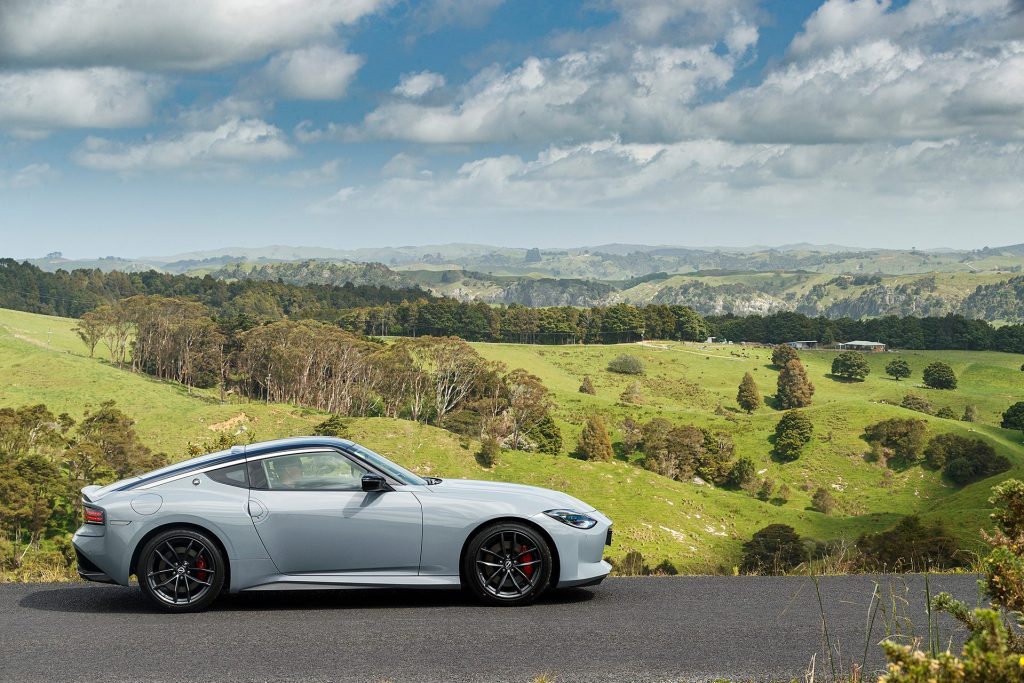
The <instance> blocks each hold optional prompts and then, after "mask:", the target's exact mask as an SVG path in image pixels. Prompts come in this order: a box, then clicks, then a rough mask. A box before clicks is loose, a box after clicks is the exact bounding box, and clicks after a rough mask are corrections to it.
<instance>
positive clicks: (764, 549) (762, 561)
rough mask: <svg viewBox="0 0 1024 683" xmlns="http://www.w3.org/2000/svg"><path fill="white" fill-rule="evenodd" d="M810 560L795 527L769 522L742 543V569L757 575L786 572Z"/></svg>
mask: <svg viewBox="0 0 1024 683" xmlns="http://www.w3.org/2000/svg"><path fill="white" fill-rule="evenodd" d="M805 559H807V549H806V548H805V547H804V543H803V540H802V539H801V538H800V535H799V534H797V533H796V531H795V530H794V529H793V527H791V526H789V525H787V524H769V525H768V526H766V527H764V528H763V529H761V530H759V531H757V532H755V533H754V536H753V537H752V538H751V539H750V540H749V541H747V542H746V543H744V544H743V561H742V562H741V564H740V569H741V570H742V571H744V572H748V573H749V572H756V573H758V574H783V573H785V572H787V571H789V570H791V569H793V568H794V567H796V566H797V565H798V564H800V563H801V562H803V561H804V560H805Z"/></svg>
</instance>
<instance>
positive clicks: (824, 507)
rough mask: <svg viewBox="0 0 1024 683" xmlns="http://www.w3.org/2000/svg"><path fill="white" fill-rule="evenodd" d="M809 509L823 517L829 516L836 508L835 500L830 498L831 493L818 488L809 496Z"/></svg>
mask: <svg viewBox="0 0 1024 683" xmlns="http://www.w3.org/2000/svg"><path fill="white" fill-rule="evenodd" d="M811 507H812V508H814V509H815V510H817V511H818V512H820V513H822V514H824V515H830V514H832V511H833V510H835V508H836V499H835V498H834V497H833V496H832V492H831V491H829V490H828V489H826V488H824V487H819V488H818V490H817V491H815V492H814V495H813V496H811Z"/></svg>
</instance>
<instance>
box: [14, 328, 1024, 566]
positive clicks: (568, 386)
mask: <svg viewBox="0 0 1024 683" xmlns="http://www.w3.org/2000/svg"><path fill="white" fill-rule="evenodd" d="M74 324H75V321H73V320H68V319H62V318H53V317H46V316H39V315H32V314H26V313H20V312H14V311H7V310H0V378H2V381H0V406H17V405H23V404H28V403H40V402H42V403H46V404H47V405H48V406H49V407H50V408H51V409H52V410H54V411H55V412H68V413H69V414H71V415H72V416H73V417H76V418H79V417H81V415H82V413H83V412H84V411H85V410H86V409H87V407H88V406H90V405H96V404H98V403H99V402H101V401H103V400H106V399H114V400H115V401H117V403H118V405H119V406H120V407H121V408H122V409H124V410H125V411H126V412H127V413H128V414H130V415H131V416H133V417H134V418H135V419H136V421H137V429H138V431H139V434H140V436H141V438H142V439H143V440H144V441H145V442H146V443H147V444H148V445H149V446H151V447H152V448H154V449H156V450H161V451H164V452H166V453H168V454H169V455H170V457H171V458H172V459H181V458H183V457H184V453H185V448H186V446H187V444H188V443H189V442H200V441H205V440H207V439H209V438H210V437H211V436H213V435H214V434H215V433H216V431H217V430H232V431H237V430H239V429H240V428H242V427H243V426H244V427H245V428H246V429H247V430H249V431H251V432H252V433H254V434H255V436H256V438H258V439H261V440H262V439H270V438H277V437H281V436H290V435H298V434H304V433H308V432H309V431H310V430H311V429H312V427H313V426H314V425H315V424H316V423H318V422H319V421H321V420H323V419H324V415H322V414H320V413H317V412H315V411H309V410H305V409H302V408H298V407H295V406H290V405H280V404H270V405H265V404H261V403H243V402H229V403H227V404H221V403H220V401H219V397H218V396H217V395H216V394H215V392H209V391H196V392H193V393H191V394H190V393H189V392H188V391H187V390H186V389H185V388H184V387H180V386H177V385H174V384H168V383H163V382H157V381H154V380H150V379H148V378H146V377H144V376H140V375H136V374H133V373H131V372H128V371H125V370H119V369H117V368H116V367H114V366H112V365H111V364H110V363H109V362H108V361H107V360H105V359H103V358H102V357H98V358H95V359H91V358H88V357H87V352H86V349H85V347H84V345H83V344H82V343H81V342H80V341H79V340H78V339H77V337H76V336H75V335H74V332H73V331H72V328H73V327H74ZM475 346H476V348H477V350H478V351H479V352H480V353H481V354H483V355H484V356H486V357H488V358H491V359H495V360H500V361H502V362H504V363H506V364H507V365H508V366H509V367H524V368H526V369H528V370H530V371H531V372H534V373H535V374H537V375H539V376H540V377H541V378H542V379H543V381H544V383H545V384H546V385H547V386H548V387H549V388H550V389H551V390H552V392H553V393H554V396H555V400H556V403H557V408H556V417H557V420H558V422H559V423H560V425H561V427H562V429H563V432H564V435H565V437H566V446H567V449H569V448H571V447H572V446H573V445H574V443H575V439H576V436H577V434H578V432H579V429H580V425H581V423H582V421H583V418H584V417H585V416H586V415H587V414H588V413H589V412H591V411H598V412H601V413H603V414H605V415H606V416H608V417H609V418H610V420H611V422H612V425H613V427H614V428H615V430H616V434H617V433H618V425H619V423H620V422H621V419H622V418H623V417H625V416H627V415H631V416H633V417H634V418H636V419H641V420H646V419H649V418H651V417H653V416H656V415H660V416H663V417H667V418H669V419H671V420H673V421H675V422H679V423H695V424H699V425H709V426H713V427H715V428H716V429H722V430H726V431H729V432H730V433H731V434H732V435H733V438H734V439H735V441H736V446H737V453H738V454H739V455H746V456H748V457H751V458H752V459H753V460H754V461H755V462H756V463H757V464H758V469H760V470H763V471H764V475H767V476H771V477H772V478H774V479H775V480H776V481H777V482H780V483H781V482H786V483H787V484H788V485H789V487H790V489H791V491H792V496H791V499H790V500H789V502H787V503H785V504H784V505H781V506H776V505H772V504H769V503H762V502H760V501H758V500H755V499H753V498H751V497H749V496H747V495H745V494H742V493H737V492H731V491H725V490H720V489H715V488H712V487H709V486H701V485H696V484H690V483H682V482H676V481H671V480H668V479H665V478H664V477H660V476H658V475H655V474H652V473H650V472H647V471H645V470H643V469H641V468H640V467H637V466H636V464H635V463H630V462H628V460H627V459H626V458H625V457H623V458H620V459H616V460H615V461H613V462H611V463H588V462H582V461H579V460H575V459H572V458H569V457H566V455H565V454H563V455H560V456H548V455H539V454H530V453H517V452H511V453H503V454H502V455H501V457H500V458H499V460H498V463H497V464H496V465H495V467H493V468H491V469H487V468H484V467H481V466H480V465H479V464H478V463H477V462H476V459H475V457H474V453H475V452H476V450H477V448H478V444H476V443H473V442H468V441H466V440H462V439H459V438H458V437H456V436H454V435H452V434H450V433H448V432H446V431H443V430H440V429H436V428H433V427H428V426H424V425H420V424H415V423H411V422H408V421H401V420H389V419H384V418H367V419H353V420H351V421H350V430H351V433H352V436H353V438H355V439H357V440H360V441H362V442H364V443H366V444H367V445H368V446H370V447H372V448H374V449H377V450H379V451H380V452H382V453H384V454H386V455H388V456H390V457H393V458H394V459H395V460H396V461H398V462H400V463H402V464H404V465H406V466H408V467H410V468H411V469H413V470H415V471H417V472H420V473H423V474H433V475H437V476H442V477H444V476H447V477H467V478H479V479H494V480H503V481H517V482H525V483H532V484H537V485H541V486H548V487H553V488H557V489H561V490H564V491H566V492H568V493H570V494H572V495H575V496H577V497H580V498H582V499H583V500H586V501H588V502H590V503H592V504H593V505H595V506H597V507H599V508H601V509H602V510H603V511H605V512H606V513H608V514H609V515H610V516H611V517H612V518H613V519H614V520H615V523H616V545H615V547H613V548H612V549H611V550H610V551H609V554H610V555H611V556H613V557H621V556H623V555H624V554H625V553H626V552H627V551H629V550H634V549H635V550H639V551H641V552H642V553H643V554H644V557H645V558H646V559H647V560H648V562H649V563H651V564H656V563H657V562H659V561H660V560H662V559H669V560H671V561H672V562H673V563H675V564H676V565H677V566H678V567H680V568H681V569H683V570H686V571H690V572H700V571H718V570H720V569H723V568H724V569H726V570H728V569H729V568H731V567H732V566H733V565H735V564H736V563H737V562H738V559H739V555H740V545H741V544H742V542H743V541H745V540H747V539H748V538H749V537H750V535H751V534H752V533H753V532H754V531H755V530H757V529H759V528H761V527H762V526H765V525H766V524H769V523H772V522H784V523H787V524H791V525H793V526H794V527H795V528H796V529H797V530H798V531H800V532H801V533H802V534H806V535H808V536H812V537H815V538H819V539H830V538H836V537H839V536H847V537H855V536H856V535H858V534H859V533H861V532H862V531H865V530H876V529H880V528H884V527H887V526H891V525H892V524H893V523H895V522H896V521H897V520H898V519H899V517H900V516H901V515H905V514H909V513H912V512H920V513H922V514H923V515H924V516H925V517H926V518H928V517H935V518H941V519H943V520H944V521H946V522H947V523H948V524H950V526H951V528H953V529H954V531H955V532H956V533H957V534H958V535H959V536H960V537H961V538H962V539H963V540H964V542H967V543H970V542H974V543H976V542H977V531H978V529H979V528H981V527H982V526H984V525H986V522H987V519H986V516H987V512H988V511H987V509H986V506H987V503H986V500H987V497H988V491H989V489H990V487H991V485H992V484H993V483H995V481H996V480H997V479H993V480H987V481H984V482H979V483H977V484H974V485H971V486H968V487H965V488H963V489H955V488H953V487H952V486H950V485H948V484H946V483H944V482H943V481H941V480H940V478H939V477H938V475H937V474H935V473H932V472H928V471H926V470H922V469H920V468H917V467H915V468H910V469H908V470H905V471H903V472H896V473H895V474H894V475H893V476H892V478H891V480H888V479H887V475H886V474H885V470H884V468H882V467H881V466H880V465H878V464H874V463H868V462H866V461H865V460H864V458H863V454H864V452H865V451H866V444H865V443H864V442H863V441H862V440H860V438H859V435H860V434H861V432H862V429H863V427H864V426H865V425H867V424H870V423H872V422H875V421H877V420H879V419H882V418H884V417H889V416H894V415H914V416H920V415H919V414H917V413H909V412H908V411H905V410H903V409H901V408H898V407H895V406H891V405H885V404H883V403H881V402H880V401H882V400H887V401H893V402H898V401H899V399H900V398H901V397H902V396H903V394H904V393H906V392H907V391H908V390H911V389H912V388H913V390H914V391H916V392H918V393H921V394H924V395H926V396H927V397H928V398H929V399H930V400H932V402H933V403H934V404H935V405H936V406H943V405H949V406H951V407H953V408H954V409H955V410H957V412H958V413H959V412H962V410H963V407H964V406H965V405H966V404H967V403H972V404H974V405H976V406H977V407H978V410H979V412H980V415H981V419H982V420H983V423H982V424H965V423H961V422H956V421H951V420H942V419H939V418H928V417H925V416H920V417H925V419H927V420H928V421H929V422H930V425H931V429H932V431H933V432H939V431H959V432H964V433H967V432H974V435H977V436H981V437H983V438H985V439H987V440H989V441H990V442H992V443H993V445H994V446H995V447H996V448H997V450H998V451H999V452H1000V453H1002V454H1004V455H1006V456H1007V457H1008V458H1010V460H1011V462H1012V463H1013V465H1014V469H1013V470H1012V471H1011V472H1010V473H1007V474H1005V475H1001V476H1000V477H999V478H998V479H1002V478H1005V477H1007V476H1020V477H1024V445H1022V444H1021V435H1020V434H1019V433H1014V432H1009V431H1006V430H1002V429H999V428H998V427H995V426H993V425H994V424H997V423H998V415H999V413H1000V412H1001V411H1002V410H1004V409H1005V407H1006V406H1007V405H1009V403H1011V402H1013V401H1015V400H1020V398H1021V396H1022V395H1024V373H1021V372H1020V370H1019V369H1018V368H1019V367H1020V363H1021V360H1022V359H1021V358H1020V357H1015V356H1011V355H1008V354H997V353H969V352H943V353H940V352H913V353H907V354H904V357H906V358H907V360H908V361H909V362H910V364H911V366H912V368H913V369H914V376H915V377H916V378H919V377H920V371H921V368H922V367H923V366H924V365H925V364H927V363H928V362H930V361H931V360H933V359H936V358H942V359H944V360H946V361H948V362H950V363H951V364H952V365H953V366H954V368H955V369H956V371H957V374H958V375H959V376H960V379H961V388H960V389H959V390H958V391H956V392H938V391H932V390H926V389H921V388H915V387H913V384H914V380H913V379H911V380H907V381H903V382H899V383H897V382H894V381H892V380H889V379H887V378H885V377H884V376H883V374H884V373H883V372H882V367H883V366H884V364H885V362H886V361H887V360H889V359H890V358H891V357H892V356H891V355H888V354H880V355H878V356H872V357H871V358H870V362H871V365H872V374H871V375H870V376H869V377H868V379H867V381H866V382H863V383H846V382H839V381H835V380H833V379H830V378H828V377H827V376H826V375H827V372H828V369H829V364H830V363H831V354H830V353H827V352H818V353H811V352H808V353H804V354H803V357H804V360H805V363H806V364H807V367H808V371H809V374H810V375H811V377H812V379H813V381H814V382H815V385H816V386H817V393H816V394H815V405H814V406H813V407H812V408H810V409H809V412H810V414H811V415H812V416H813V418H814V421H815V425H816V434H815V437H814V440H813V442H812V444H811V445H810V446H809V447H808V449H807V452H806V453H805V455H804V456H803V457H801V459H800V460H798V461H797V462H794V463H788V464H779V463H776V462H773V461H772V459H771V457H770V455H769V449H770V446H769V443H768V436H769V434H770V433H771V432H772V430H773V428H774V425H775V422H776V421H777V419H778V415H779V413H778V412H777V411H774V410H771V409H770V408H762V409H761V410H759V411H758V412H756V413H755V414H754V415H752V416H747V415H745V414H742V413H739V412H738V411H737V410H735V407H734V406H735V393H736V386H737V384H738V383H739V380H740V378H741V377H742V375H743V373H744V372H745V371H748V370H749V371H751V372H752V373H753V374H754V376H755V377H756V378H757V381H758V384H759V385H760V387H761V391H762V393H765V394H769V393H772V392H773V391H774V382H775V371H774V370H773V369H772V368H770V367H769V366H768V363H769V359H768V355H769V354H768V352H767V351H766V350H760V349H745V348H741V347H735V346H708V347H704V346H703V345H692V344H672V343H657V344H651V345H647V346H641V345H628V346H617V347H538V346H521V345H508V344H477V345H475ZM620 353H629V354H633V355H637V356H639V357H640V358H641V359H642V360H643V361H644V363H645V364H646V366H647V373H646V375H644V376H643V377H642V378H641V379H640V382H641V385H642V387H643V392H644V394H645V399H646V400H645V404H644V405H642V406H625V405H621V404H619V402H618V396H619V394H620V392H621V391H622V390H623V389H624V388H625V386H626V385H627V384H629V383H630V382H631V381H633V379H632V378H628V377H623V376H619V375H614V374H612V373H609V372H607V371H606V370H605V369H604V368H605V367H606V365H607V363H608V361H609V360H610V359H611V358H613V357H614V356H616V355H618V354H620ZM97 356H101V354H100V353H99V349H98V353H97ZM586 374H589V375H590V376H591V377H592V378H593V380H594V382H595V384H596V386H597V390H598V394H597V395H596V396H589V395H584V394H580V393H579V392H578V391H577V388H578V386H579V384H580V381H581V380H582V377H583V376H584V375H586ZM808 485H810V488H809V490H804V488H806V487H808ZM816 486H827V487H831V488H832V490H833V492H834V494H835V496H836V498H837V499H838V502H839V506H840V510H839V511H838V512H837V513H835V514H833V515H831V516H825V515H822V514H820V513H817V512H814V511H812V510H809V509H808V505H809V501H810V496H811V492H812V491H813V488H814V487H816Z"/></svg>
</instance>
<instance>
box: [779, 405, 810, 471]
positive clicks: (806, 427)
mask: <svg viewBox="0 0 1024 683" xmlns="http://www.w3.org/2000/svg"><path fill="white" fill-rule="evenodd" d="M813 433H814V423H813V422H811V418H809V417H808V416H807V415H806V414H804V413H802V412H801V411H799V410H789V411H787V412H786V413H785V414H784V415H783V416H782V418H781V419H780V420H779V422H778V424H776V425H775V454H776V455H777V456H778V457H779V459H780V460H783V461H786V462H790V461H793V460H796V459H797V458H799V457H800V452H801V451H802V450H803V448H804V446H806V445H807V444H808V443H810V441H811V435H812V434H813Z"/></svg>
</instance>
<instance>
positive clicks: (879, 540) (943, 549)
mask: <svg viewBox="0 0 1024 683" xmlns="http://www.w3.org/2000/svg"><path fill="white" fill-rule="evenodd" d="M857 550H859V551H860V553H861V555H862V556H863V557H864V561H865V563H866V564H867V565H868V567H867V568H868V569H871V570H881V571H886V570H888V571H899V570H901V569H902V570H908V569H909V570H917V571H922V570H928V569H950V568H953V567H958V566H961V565H963V559H962V558H961V557H960V553H959V552H958V550H959V549H958V548H957V544H956V540H955V539H954V538H953V536H952V535H951V534H950V533H949V532H948V531H947V530H946V528H945V527H944V526H942V524H941V523H940V522H932V523H931V524H924V523H922V522H921V519H920V518H919V517H917V516H916V515H911V516H909V517H904V518H903V519H902V520H900V522H899V523H898V524H897V525H896V526H894V527H893V528H891V529H889V530H887V531H880V532H878V533H873V534H862V535H861V537H860V538H859V539H857Z"/></svg>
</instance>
